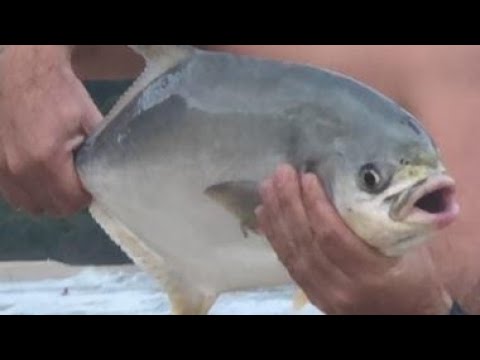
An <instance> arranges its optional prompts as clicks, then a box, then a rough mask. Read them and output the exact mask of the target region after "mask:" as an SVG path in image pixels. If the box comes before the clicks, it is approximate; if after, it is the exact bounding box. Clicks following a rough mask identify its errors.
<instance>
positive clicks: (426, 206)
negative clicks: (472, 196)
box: [390, 175, 460, 229]
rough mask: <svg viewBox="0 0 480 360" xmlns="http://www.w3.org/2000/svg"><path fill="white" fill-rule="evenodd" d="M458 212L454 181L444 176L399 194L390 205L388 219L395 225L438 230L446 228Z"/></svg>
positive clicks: (425, 181)
mask: <svg viewBox="0 0 480 360" xmlns="http://www.w3.org/2000/svg"><path fill="white" fill-rule="evenodd" d="M459 212H460V207H459V205H458V203H457V201H456V199H455V181H454V180H453V179H452V178H450V177H449V176H446V175H436V176H432V177H429V178H427V179H424V180H422V181H419V182H418V183H417V184H415V185H414V186H412V187H411V188H409V189H408V190H405V191H403V192H402V193H400V194H399V195H398V196H397V198H396V200H395V201H394V203H393V205H392V208H391V211H390V216H391V218H392V219H393V220H395V221H398V222H404V223H414V224H423V225H432V226H433V227H435V228H437V229H441V228H444V227H446V226H448V225H450V224H451V223H452V222H453V221H454V220H455V219H456V218H457V216H458V214H459Z"/></svg>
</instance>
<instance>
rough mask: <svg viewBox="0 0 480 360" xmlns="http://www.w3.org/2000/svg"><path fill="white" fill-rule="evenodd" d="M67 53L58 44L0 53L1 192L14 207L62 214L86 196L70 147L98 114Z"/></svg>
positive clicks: (76, 207)
mask: <svg viewBox="0 0 480 360" xmlns="http://www.w3.org/2000/svg"><path fill="white" fill-rule="evenodd" d="M70 55H71V48H70V47H67V46H61V45H52V46H46V45H44V46H33V45H32V46H30V45H29V46H21V45H18V46H17V45H15V46H9V47H7V48H6V49H5V50H4V51H3V52H2V53H1V54H0V94H1V95H2V96H1V97H0V116H1V121H0V192H1V195H2V197H3V198H5V199H6V200H7V201H8V202H9V203H10V205H12V206H13V207H14V208H15V209H18V210H20V209H21V210H25V211H28V212H29V213H32V214H48V215H61V216H65V215H69V214H71V213H74V212H76V211H78V210H79V209H81V208H83V207H85V206H86V205H87V204H88V203H89V201H90V196H89V195H88V194H87V193H86V192H85V191H84V190H83V188H82V186H81V183H80V181H79V179H78V176H77V173H76V170H75V168H74V164H73V156H72V151H73V150H74V149H75V148H76V147H77V146H78V145H79V144H80V143H81V142H82V141H83V139H84V137H85V136H86V135H87V134H88V133H89V132H90V131H91V130H92V129H93V127H94V126H95V125H96V124H97V123H98V122H99V121H101V119H102V116H101V114H100V112H99V111H98V110H97V108H96V106H95V104H94V103H93V101H92V100H91V98H90V97H89V95H88V93H87V91H86V89H85V88H84V87H83V85H82V83H81V81H80V80H79V79H78V78H77V77H76V75H75V73H74V71H73V70H72V65H71V61H70Z"/></svg>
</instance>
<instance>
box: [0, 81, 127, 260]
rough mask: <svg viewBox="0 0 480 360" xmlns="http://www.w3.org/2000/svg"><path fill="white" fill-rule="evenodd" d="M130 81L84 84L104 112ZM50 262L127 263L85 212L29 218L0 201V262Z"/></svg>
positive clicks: (123, 256)
mask: <svg viewBox="0 0 480 360" xmlns="http://www.w3.org/2000/svg"><path fill="white" fill-rule="evenodd" d="M130 84H131V81H94V82H87V83H85V85H86V87H87V89H88V91H89V92H90V94H91V96H92V98H93V99H94V101H95V103H96V104H97V105H98V107H99V108H100V110H101V111H102V113H104V114H105V113H107V112H108V110H109V109H110V108H111V107H112V106H113V105H114V103H115V101H116V100H117V98H118V97H119V96H120V95H121V94H122V93H123V92H124V91H125V90H126V89H127V87H128V86H129V85H130ZM43 259H53V260H57V261H62V262H66V263H69V264H75V265H85V264H95V265H99V264H123V263H128V262H130V261H129V259H128V258H127V257H126V256H125V255H124V254H123V252H122V251H121V250H120V249H119V248H118V247H117V246H116V245H115V244H114V243H113V242H112V241H111V240H110V239H109V238H108V237H107V236H106V235H105V233H104V232H103V231H102V230H101V229H100V228H99V227H98V225H97V224H96V223H95V222H94V221H93V219H92V218H91V217H90V215H89V214H88V212H87V211H84V212H82V213H80V214H77V215H75V216H73V217H71V218H67V219H61V220H57V219H50V218H45V217H44V218H32V217H29V216H28V215H25V214H23V213H20V212H16V211H13V210H12V209H10V207H9V206H8V205H7V204H6V203H5V202H3V200H1V199H0V261H18V260H43Z"/></svg>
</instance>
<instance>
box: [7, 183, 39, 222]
mask: <svg viewBox="0 0 480 360" xmlns="http://www.w3.org/2000/svg"><path fill="white" fill-rule="evenodd" d="M0 193H1V195H2V198H3V199H4V200H5V201H6V202H7V203H8V204H9V205H10V207H11V208H12V210H15V211H25V212H27V213H29V214H31V215H34V216H37V215H41V214H42V213H43V207H42V206H40V204H38V203H36V202H35V201H34V200H33V199H32V197H30V196H29V195H28V193H27V192H25V191H24V190H22V189H21V188H20V187H19V186H17V185H15V184H13V183H12V182H9V181H7V180H6V179H5V178H1V180H0Z"/></svg>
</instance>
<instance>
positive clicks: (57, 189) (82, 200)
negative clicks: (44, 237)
mask: <svg viewBox="0 0 480 360" xmlns="http://www.w3.org/2000/svg"><path fill="white" fill-rule="evenodd" d="M55 169H58V171H55V172H54V171H53V170H55ZM46 170H47V172H46V174H47V177H48V178H49V179H50V182H49V193H50V199H49V202H50V203H51V204H53V205H54V210H53V211H50V213H49V215H51V216H60V217H65V216H70V215H73V214H75V213H76V212H78V211H80V210H83V209H84V208H85V207H87V206H88V205H89V203H90V201H91V196H90V195H89V194H88V193H87V192H86V191H84V189H83V186H82V184H81V182H80V179H79V177H78V174H77V172H76V169H75V167H74V162H73V157H72V156H71V155H68V158H67V159H66V160H64V161H62V162H61V163H60V164H59V165H57V166H56V167H47V169H46Z"/></svg>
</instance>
